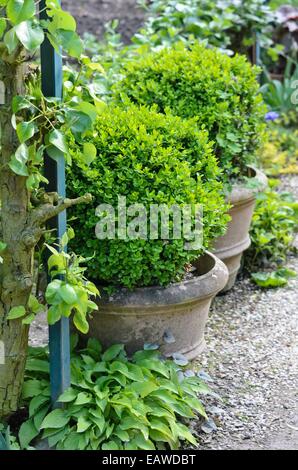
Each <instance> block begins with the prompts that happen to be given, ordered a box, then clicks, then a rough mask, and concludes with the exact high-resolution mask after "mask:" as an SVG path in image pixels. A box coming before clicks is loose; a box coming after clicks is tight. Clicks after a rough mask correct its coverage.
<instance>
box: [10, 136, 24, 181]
mask: <svg viewBox="0 0 298 470" xmlns="http://www.w3.org/2000/svg"><path fill="white" fill-rule="evenodd" d="M28 157H29V151H28V147H27V146H26V144H21V145H20V146H19V148H18V149H17V151H16V153H15V154H14V155H12V157H11V160H10V162H9V167H10V169H11V170H12V171H13V172H14V173H16V174H17V175H20V176H28V175H29V173H28V168H27V165H26V163H27V161H28Z"/></svg>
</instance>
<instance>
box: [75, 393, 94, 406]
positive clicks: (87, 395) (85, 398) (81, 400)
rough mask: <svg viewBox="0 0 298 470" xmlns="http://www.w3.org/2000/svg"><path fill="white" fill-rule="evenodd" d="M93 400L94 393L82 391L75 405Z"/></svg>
mask: <svg viewBox="0 0 298 470" xmlns="http://www.w3.org/2000/svg"><path fill="white" fill-rule="evenodd" d="M91 401H92V395H91V394H90V393H86V392H81V393H79V394H78V396H77V398H76V401H75V402H74V404H75V405H85V404H86V403H90V402H91Z"/></svg>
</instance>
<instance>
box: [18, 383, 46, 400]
mask: <svg viewBox="0 0 298 470" xmlns="http://www.w3.org/2000/svg"><path fill="white" fill-rule="evenodd" d="M42 391H43V387H42V384H41V382H40V380H37V379H32V380H26V382H25V383H24V385H23V389H22V397H23V398H24V400H26V399H28V398H32V397H35V396H37V395H39V394H41V393H42Z"/></svg>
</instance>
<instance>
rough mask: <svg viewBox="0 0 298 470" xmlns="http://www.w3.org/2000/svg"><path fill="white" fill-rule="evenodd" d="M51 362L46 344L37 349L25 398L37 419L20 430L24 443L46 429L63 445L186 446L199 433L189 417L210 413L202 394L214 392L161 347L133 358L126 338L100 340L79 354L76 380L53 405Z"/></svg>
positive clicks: (47, 434) (44, 433)
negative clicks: (189, 424)
mask: <svg viewBox="0 0 298 470" xmlns="http://www.w3.org/2000/svg"><path fill="white" fill-rule="evenodd" d="M48 369H49V363H48V355H47V353H46V352H45V350H43V349H35V348H34V349H31V354H30V356H29V359H28V362H27V369H26V380H25V384H24V389H23V398H24V401H25V403H27V404H28V405H29V420H28V421H26V422H25V423H24V424H23V425H22V427H21V429H20V433H19V438H20V442H21V445H22V448H24V447H26V446H28V444H29V443H30V442H31V440H32V439H34V437H36V436H37V435H38V434H39V433H40V432H42V437H43V438H48V442H49V445H50V446H51V447H56V448H57V449H59V450H61V449H64V450H120V449H125V450H138V449H144V450H153V449H155V448H158V449H165V448H169V447H170V448H171V449H178V448H179V447H180V441H184V440H186V441H188V442H190V443H191V444H195V443H196V440H195V438H194V437H193V435H192V434H191V432H190V430H189V429H188V427H187V426H186V425H185V424H183V422H188V421H189V420H190V419H191V418H194V417H195V416H196V415H199V416H202V417H206V413H205V410H204V407H203V405H202V403H201V402H200V401H199V400H198V398H197V395H198V394H199V393H200V394H206V393H208V392H209V389H208V387H206V385H205V384H204V383H203V382H202V380H201V379H199V378H198V377H197V376H196V375H195V374H194V373H191V374H189V372H188V373H185V374H184V372H183V370H182V369H181V367H180V366H178V365H177V364H176V363H175V362H174V361H172V360H164V359H162V358H160V353H159V352H158V351H156V350H155V351H152V350H147V351H145V350H144V351H139V352H137V353H135V354H134V356H133V358H132V359H128V358H127V356H126V353H125V350H124V347H123V346H122V345H119V344H117V345H114V346H111V347H110V348H109V349H108V350H106V351H105V352H103V351H102V350H101V345H100V344H99V343H98V342H97V341H96V340H94V339H91V340H89V342H88V345H87V348H86V349H84V350H82V351H78V352H76V353H73V355H72V360H71V387H70V388H69V389H68V390H66V391H65V392H64V393H63V394H62V396H60V398H59V401H60V402H61V403H63V404H64V408H63V409H56V410H54V411H50V400H49V374H48Z"/></svg>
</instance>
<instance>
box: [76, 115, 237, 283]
mask: <svg viewBox="0 0 298 470" xmlns="http://www.w3.org/2000/svg"><path fill="white" fill-rule="evenodd" d="M87 140H89V143H92V144H93V145H94V146H95V147H96V150H97V157H96V158H95V159H94V160H93V161H92V163H91V164H90V165H89V166H88V165H87V163H86V161H85V157H84V156H83V155H81V154H80V153H79V150H78V148H77V147H76V145H75V144H73V145H71V153H72V158H73V165H72V167H71V169H70V170H69V171H68V176H67V185H68V194H69V196H74V197H75V196H77V195H79V194H84V193H86V192H90V193H91V194H92V195H93V203H92V204H89V205H88V206H84V208H80V207H76V208H73V209H71V210H70V211H69V214H70V216H75V220H74V221H73V222H72V226H73V227H74V229H75V231H76V238H75V240H74V242H73V244H74V248H75V247H79V248H80V253H81V254H82V255H83V256H86V257H92V259H90V261H89V266H88V270H89V276H91V277H92V278H93V279H96V280H97V281H100V282H101V283H104V282H106V283H107V284H108V285H118V286H119V285H122V286H126V287H130V288H131V287H134V286H148V285H167V284H169V283H170V282H171V281H176V280H179V279H180V278H181V276H183V274H184V267H185V265H186V264H187V263H189V262H190V261H191V260H192V259H194V258H195V257H197V256H198V255H199V254H200V253H202V252H203V251H204V250H205V249H206V248H208V246H209V243H210V241H211V240H212V239H213V238H215V237H217V236H219V235H221V234H222V233H223V232H224V229H225V225H226V222H227V219H228V216H227V215H225V212H226V209H227V207H226V205H225V202H224V197H223V195H222V193H223V191H222V183H220V182H219V181H218V177H219V174H220V171H219V169H218V166H217V163H216V159H215V157H214V155H213V153H212V145H211V144H210V142H209V141H208V138H207V134H206V132H204V131H198V129H197V126H196V125H195V122H194V121H193V120H181V119H180V118H179V117H174V116H171V115H169V116H168V115H163V114H159V113H157V112H156V111H154V110H149V109H147V108H146V107H141V108H139V107H136V106H132V107H131V108H129V109H127V110H125V109H121V108H118V107H111V108H108V107H107V108H106V109H104V110H103V112H102V114H101V115H100V116H99V118H98V121H97V125H96V132H95V134H94V136H92V137H90V138H89V139H87ZM86 143H87V142H86ZM189 162H191V164H190V163H189ZM118 196H126V203H127V206H129V205H130V204H134V203H141V204H144V206H145V207H146V209H149V206H150V205H151V204H167V205H168V206H171V205H172V204H177V205H179V207H182V206H183V205H185V204H191V205H193V204H198V203H201V204H203V209H204V217H203V222H204V244H203V247H202V249H200V250H186V249H185V239H170V240H162V239H156V240H150V239H134V240H132V239H129V240H127V239H126V240H122V239H119V238H116V239H108V240H99V239H98V238H97V237H96V235H95V226H96V224H97V222H98V221H99V219H98V217H97V216H96V215H95V209H96V207H97V206H98V205H99V204H102V203H108V204H111V205H112V206H113V207H114V208H117V204H118Z"/></svg>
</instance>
